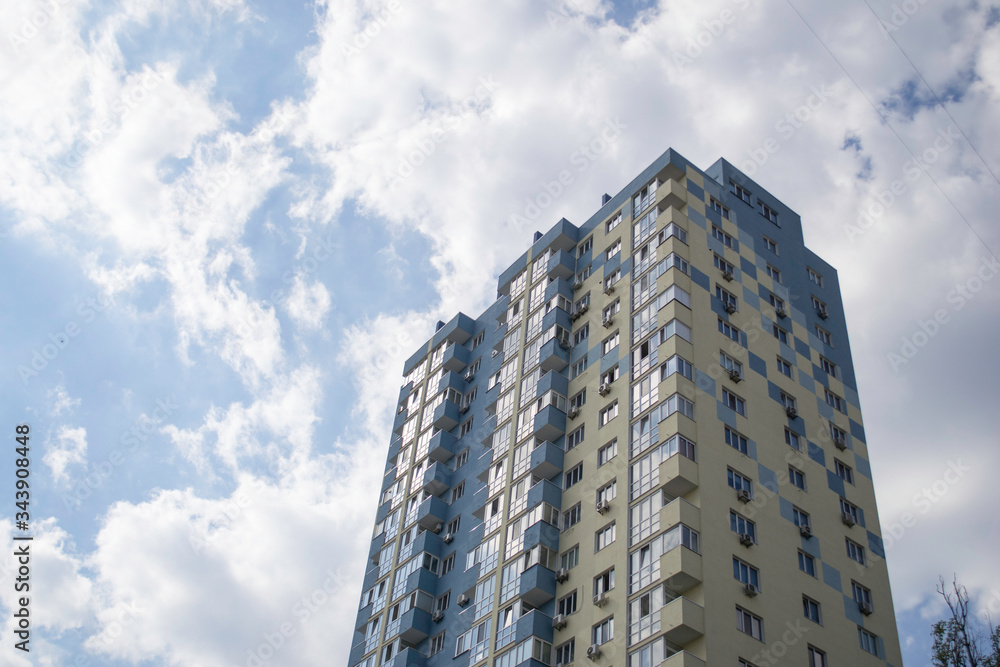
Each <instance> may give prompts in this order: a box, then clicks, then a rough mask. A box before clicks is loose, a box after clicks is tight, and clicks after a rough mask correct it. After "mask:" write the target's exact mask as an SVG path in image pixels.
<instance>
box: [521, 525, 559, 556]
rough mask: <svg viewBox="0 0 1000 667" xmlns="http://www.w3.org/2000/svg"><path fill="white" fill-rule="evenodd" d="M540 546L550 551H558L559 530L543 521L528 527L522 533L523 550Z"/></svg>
mask: <svg viewBox="0 0 1000 667" xmlns="http://www.w3.org/2000/svg"><path fill="white" fill-rule="evenodd" d="M537 544H542V545H544V546H546V547H548V548H549V549H551V550H552V551H559V529H558V528H556V527H555V526H550V525H549V524H547V523H545V522H544V521H539V522H538V523H536V524H534V525H531V526H528V529H527V530H525V531H524V550H525V551H527V550H528V549H530V548H532V547H533V546H535V545H537Z"/></svg>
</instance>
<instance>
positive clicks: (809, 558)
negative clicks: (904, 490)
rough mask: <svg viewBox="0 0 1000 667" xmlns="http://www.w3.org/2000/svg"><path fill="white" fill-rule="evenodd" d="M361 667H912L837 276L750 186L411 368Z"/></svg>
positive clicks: (657, 174)
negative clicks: (902, 645)
mask: <svg viewBox="0 0 1000 667" xmlns="http://www.w3.org/2000/svg"><path fill="white" fill-rule="evenodd" d="M403 373H404V376H405V377H404V383H403V388H402V390H401V391H400V394H399V407H398V414H397V415H396V419H395V423H394V426H393V434H392V438H391V444H390V447H389V454H388V461H387V466H386V473H385V477H384V480H383V483H382V493H381V500H380V504H379V508H378V513H377V517H376V526H375V530H374V537H373V539H372V545H371V559H370V562H369V565H368V568H367V572H366V574H365V579H364V593H363V596H362V600H361V605H360V611H359V612H358V618H357V622H356V625H355V627H356V630H357V632H356V633H355V635H354V637H355V643H354V646H353V648H352V652H351V657H350V665H352V666H354V665H360V666H363V667H378V666H381V665H391V666H393V667H410V666H417V665H419V666H427V667H439V666H446V665H447V666H451V665H461V666H462V667H466V666H468V667H473V666H478V665H489V666H490V667H522V666H528V665H530V666H532V667H538V666H540V665H548V666H558V665H569V664H570V663H573V664H575V665H587V664H590V663H591V662H593V664H595V665H599V666H602V667H655V666H659V665H662V666H664V667H694V666H696V665H697V666H702V665H710V666H711V667H750V666H752V665H756V666H757V667H765V666H767V665H800V666H802V667H807V666H808V667H827V666H828V667H855V666H857V665H861V666H864V665H896V666H899V665H901V662H902V660H901V656H900V650H899V640H898V637H897V632H896V623H895V618H894V614H893V605H892V598H891V595H890V591H889V578H888V574H887V571H886V564H885V561H884V560H883V559H884V550H883V546H882V540H881V538H880V536H879V535H880V530H879V522H878V514H877V512H876V508H875V493H874V488H873V486H872V477H871V467H870V465H869V456H868V445H867V442H866V439H865V432H864V427H863V425H862V424H863V422H862V419H861V409H860V404H859V401H858V393H857V385H856V383H855V377H854V369H853V365H852V361H851V351H850V346H849V344H848V338H847V325H846V322H845V318H844V313H843V307H842V303H841V297H840V290H839V286H838V282H837V273H836V272H835V271H834V269H833V267H831V266H830V265H829V264H827V263H826V262H824V261H823V260H822V259H820V258H819V257H818V256H817V255H815V254H814V253H813V252H812V251H810V250H808V249H807V248H806V247H805V246H804V244H803V239H802V227H801V222H800V220H799V216H798V215H796V214H795V213H794V212H793V211H791V210H790V209H789V208H787V207H786V206H785V205H784V204H782V203H781V202H780V201H778V199H777V198H775V197H774V196H772V195H771V194H770V193H768V192H767V191H765V190H764V189H763V188H762V187H761V186H760V185H758V184H757V183H755V182H754V181H752V180H751V179H749V178H748V177H747V176H746V175H745V174H743V173H741V172H740V171H739V170H737V169H735V168H734V167H733V166H732V165H730V164H729V163H728V162H726V161H724V160H720V161H718V162H716V163H715V164H714V165H713V166H712V167H711V168H709V169H708V170H707V171H702V170H700V169H698V168H696V167H695V166H693V165H692V164H690V163H689V162H688V161H687V160H685V159H684V158H683V157H681V156H680V155H678V154H677V153H675V152H674V151H672V150H670V151H667V152H666V153H665V154H663V155H662V156H661V157H660V158H659V159H657V160H656V161H655V162H654V163H653V164H652V165H650V166H649V167H648V168H647V169H645V170H644V171H643V172H642V173H641V174H640V175H639V176H638V177H637V178H635V179H634V180H633V181H632V182H631V183H629V184H628V186H626V187H625V188H624V189H623V190H622V191H621V192H619V193H618V195H616V196H615V197H608V196H607V195H605V197H604V204H603V206H602V207H601V209H600V210H599V211H598V212H597V213H595V214H594V216H593V217H591V219H590V220H588V221H587V222H586V223H584V224H583V225H582V226H580V227H577V226H575V225H573V224H571V223H569V222H567V221H566V220H560V221H559V222H558V223H557V224H556V225H555V226H554V227H553V228H552V229H550V230H549V231H548V232H547V233H545V234H536V237H535V241H534V243H533V244H532V246H531V247H530V248H529V249H528V251H527V252H525V254H524V255H522V256H521V257H520V258H518V260H517V261H515V262H514V263H513V264H512V265H511V266H510V268H508V269H507V270H506V271H504V272H503V274H502V275H501V276H500V278H499V285H498V298H497V300H496V302H495V303H494V304H493V305H492V306H491V307H490V308H489V309H488V310H487V311H486V312H485V313H483V314H482V315H481V316H479V317H478V318H476V319H472V318H470V317H468V316H466V315H463V314H459V315H458V316H457V317H455V318H454V319H453V320H452V321H450V322H449V323H447V324H446V325H441V326H440V327H439V328H438V331H437V332H436V333H435V334H434V336H433V337H432V338H431V340H429V341H428V342H427V343H426V345H424V346H422V347H421V349H420V350H419V351H417V352H416V354H414V355H413V356H412V357H411V358H410V359H409V360H408V361H407V362H406V365H405V368H404V369H403Z"/></svg>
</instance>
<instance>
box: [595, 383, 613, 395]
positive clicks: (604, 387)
mask: <svg viewBox="0 0 1000 667" xmlns="http://www.w3.org/2000/svg"><path fill="white" fill-rule="evenodd" d="M610 391H611V385H610V384H608V383H604V384H602V385H601V386H600V387H598V388H597V393H598V394H600V395H601V396H607V395H608V392H610Z"/></svg>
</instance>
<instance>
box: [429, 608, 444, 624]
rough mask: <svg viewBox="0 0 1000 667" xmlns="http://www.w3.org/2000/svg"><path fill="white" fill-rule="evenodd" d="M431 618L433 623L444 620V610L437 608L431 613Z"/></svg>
mask: <svg viewBox="0 0 1000 667" xmlns="http://www.w3.org/2000/svg"><path fill="white" fill-rule="evenodd" d="M431 620H432V621H434V622H435V623H440V622H441V621H443V620H444V612H443V611H441V610H440V609H438V610H437V611H435V612H434V613H433V614H432V615H431Z"/></svg>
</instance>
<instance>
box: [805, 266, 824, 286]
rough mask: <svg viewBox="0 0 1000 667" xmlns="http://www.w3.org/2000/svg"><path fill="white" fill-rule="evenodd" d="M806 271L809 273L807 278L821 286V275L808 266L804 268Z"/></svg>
mask: <svg viewBox="0 0 1000 667" xmlns="http://www.w3.org/2000/svg"><path fill="white" fill-rule="evenodd" d="M806 272H807V273H808V274H809V280H811V281H812V282H814V283H816V284H817V285H819V286H820V287H822V286H823V276H821V275H820V274H818V273H816V272H815V271H813V270H812V269H810V268H808V267H807V268H806Z"/></svg>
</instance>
